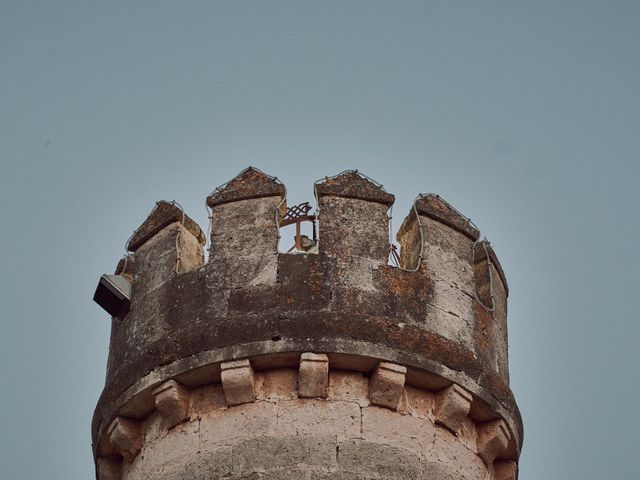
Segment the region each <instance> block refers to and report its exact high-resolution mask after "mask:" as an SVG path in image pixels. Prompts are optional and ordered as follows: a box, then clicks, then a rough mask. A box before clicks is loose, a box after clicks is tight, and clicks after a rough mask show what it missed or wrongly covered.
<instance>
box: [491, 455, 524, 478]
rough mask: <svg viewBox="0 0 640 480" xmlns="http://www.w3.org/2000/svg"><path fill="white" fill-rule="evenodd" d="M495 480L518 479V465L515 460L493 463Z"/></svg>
mask: <svg viewBox="0 0 640 480" xmlns="http://www.w3.org/2000/svg"><path fill="white" fill-rule="evenodd" d="M493 472H494V478H495V480H516V478H518V465H517V464H516V462H514V461H513V460H510V461H507V462H495V463H494V464H493Z"/></svg>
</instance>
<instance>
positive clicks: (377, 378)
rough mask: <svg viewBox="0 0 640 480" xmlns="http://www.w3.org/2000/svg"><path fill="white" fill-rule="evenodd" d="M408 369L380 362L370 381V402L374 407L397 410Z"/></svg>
mask: <svg viewBox="0 0 640 480" xmlns="http://www.w3.org/2000/svg"><path fill="white" fill-rule="evenodd" d="M406 374H407V367H404V366H402V365H397V364H395V363H388V362H380V363H379V364H378V366H377V367H376V369H375V370H374V372H373V375H372V376H371V379H370V380H369V400H370V401H371V404H372V405H377V406H379V407H385V408H390V409H391V410H397V409H398V405H399V403H400V397H401V396H402V392H403V391H404V380H405V376H406Z"/></svg>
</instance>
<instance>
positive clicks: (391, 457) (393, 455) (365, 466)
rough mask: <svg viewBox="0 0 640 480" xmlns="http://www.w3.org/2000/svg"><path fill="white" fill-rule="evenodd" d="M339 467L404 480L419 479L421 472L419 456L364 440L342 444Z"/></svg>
mask: <svg viewBox="0 0 640 480" xmlns="http://www.w3.org/2000/svg"><path fill="white" fill-rule="evenodd" d="M338 465H339V467H340V469H341V470H347V471H354V472H360V473H361V474H363V475H365V476H366V475H371V474H376V475H380V476H382V477H383V478H384V477H387V478H397V479H402V480H410V479H415V478H418V477H419V475H420V471H421V466H420V456H419V455H417V454H415V453H411V452H408V451H406V450H405V449H402V448H398V447H395V446H392V445H389V444H378V443H371V442H367V441H363V440H347V441H345V442H341V443H340V444H339V445H338ZM365 478H367V477H365Z"/></svg>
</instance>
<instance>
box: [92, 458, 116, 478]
mask: <svg viewBox="0 0 640 480" xmlns="http://www.w3.org/2000/svg"><path fill="white" fill-rule="evenodd" d="M96 473H97V477H98V480H121V478H122V458H120V457H98V460H97V462H96Z"/></svg>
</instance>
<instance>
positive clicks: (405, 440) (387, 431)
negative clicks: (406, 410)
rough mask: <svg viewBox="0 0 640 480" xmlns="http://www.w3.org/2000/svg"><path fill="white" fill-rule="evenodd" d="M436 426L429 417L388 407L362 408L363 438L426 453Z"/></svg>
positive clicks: (431, 443) (418, 452)
mask: <svg viewBox="0 0 640 480" xmlns="http://www.w3.org/2000/svg"><path fill="white" fill-rule="evenodd" d="M434 436H435V426H434V425H433V422H431V421H430V420H427V419H423V418H418V417H412V416H409V415H402V414H401V413H398V412H394V411H393V410H389V409H387V408H380V407H375V406H370V407H366V408H363V409H362V438H363V439H364V440H366V441H369V442H373V443H379V444H389V445H394V446H396V447H399V448H402V449H405V450H408V451H411V452H414V453H417V454H419V455H422V454H424V452H426V451H427V450H428V449H429V448H431V446H432V445H433V441H434Z"/></svg>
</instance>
